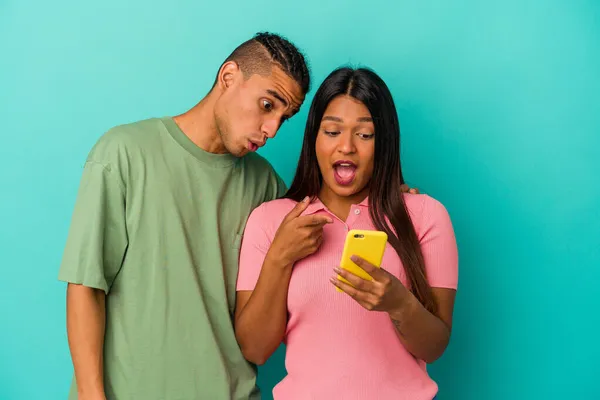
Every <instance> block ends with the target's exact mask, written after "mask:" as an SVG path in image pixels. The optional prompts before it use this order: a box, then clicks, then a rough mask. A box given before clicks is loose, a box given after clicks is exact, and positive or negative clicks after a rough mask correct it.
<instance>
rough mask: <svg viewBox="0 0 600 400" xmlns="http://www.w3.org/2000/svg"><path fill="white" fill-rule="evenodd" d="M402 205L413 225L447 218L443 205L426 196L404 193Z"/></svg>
mask: <svg viewBox="0 0 600 400" xmlns="http://www.w3.org/2000/svg"><path fill="white" fill-rule="evenodd" d="M403 196H404V203H405V204H406V209H407V210H408V212H409V214H410V217H411V219H412V220H413V224H414V225H421V224H425V223H427V222H431V221H432V220H436V219H439V218H442V219H446V218H448V211H447V210H446V207H445V206H444V204H442V202H441V201H439V200H438V199H436V198H434V197H432V196H430V195H428V194H412V193H404V194H403Z"/></svg>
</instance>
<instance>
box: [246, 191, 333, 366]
mask: <svg viewBox="0 0 600 400" xmlns="http://www.w3.org/2000/svg"><path fill="white" fill-rule="evenodd" d="M308 204H309V202H308V199H306V200H305V201H304V202H300V203H298V204H297V205H296V206H295V207H294V209H292V211H291V212H290V213H289V214H288V215H287V216H286V217H285V218H284V220H283V222H282V223H281V225H280V227H279V229H278V230H277V233H276V234H275V238H274V239H273V243H272V244H271V246H270V247H269V250H268V252H267V254H266V256H264V261H263V260H260V261H258V260H256V259H253V260H252V262H262V268H261V270H260V275H259V276H258V281H257V282H256V286H255V287H254V289H253V290H239V291H238V297H237V301H236V312H235V334H236V338H237V340H238V343H239V344H240V348H241V349H242V353H243V354H244V357H245V358H246V359H247V360H248V361H250V362H252V363H254V364H259V365H260V364H263V363H264V362H265V361H266V360H267V359H268V358H269V357H270V356H271V354H273V352H274V351H275V350H276V349H277V347H278V346H279V344H280V343H281V341H282V339H283V336H284V334H285V327H286V324H287V293H288V286H289V282H290V277H291V275H292V266H293V264H294V263H295V262H296V261H297V260H300V259H302V258H304V257H306V256H308V255H310V254H312V253H314V252H315V251H317V249H318V248H319V246H320V244H321V241H322V235H323V226H324V225H325V224H327V223H331V222H332V220H331V218H329V217H326V216H323V215H307V216H301V214H302V212H303V211H304V210H305V209H306V207H307V205H308ZM255 223H261V222H260V221H259V220H258V219H252V221H249V222H248V224H249V227H247V230H248V229H250V230H252V229H253V228H254V227H253V226H250V225H251V224H255ZM244 240H246V239H244ZM249 240H254V239H252V238H249ZM244 249H245V246H242V252H241V254H240V260H243V259H244V257H246V256H248V255H247V254H245V250H244ZM240 272H243V271H240Z"/></svg>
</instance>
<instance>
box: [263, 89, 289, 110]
mask: <svg viewBox="0 0 600 400" xmlns="http://www.w3.org/2000/svg"><path fill="white" fill-rule="evenodd" d="M267 93H269V94H270V95H271V96H273V97H275V98H276V99H277V100H279V101H280V102H282V103H283V106H284V107H287V106H288V102H287V101H286V100H285V99H284V98H283V97H282V96H281V95H280V94H279V93H277V92H276V91H274V90H271V89H269V90H267Z"/></svg>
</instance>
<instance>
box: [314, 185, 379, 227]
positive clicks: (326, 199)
mask: <svg viewBox="0 0 600 400" xmlns="http://www.w3.org/2000/svg"><path fill="white" fill-rule="evenodd" d="M368 195H369V188H368V187H365V188H364V189H363V190H361V191H360V192H358V193H355V194H353V195H351V196H339V195H337V194H336V193H335V192H334V191H333V190H331V189H330V188H329V186H326V185H323V187H321V190H320V192H319V200H321V202H322V203H323V204H324V205H325V207H327V209H328V210H329V211H330V212H331V213H333V215H335V216H336V217H338V218H339V219H340V220H342V221H344V222H346V218H348V214H350V208H351V207H352V205H354V204H359V203H360V202H361V201H363V200H364V199H365V198H366V197H367V196H368Z"/></svg>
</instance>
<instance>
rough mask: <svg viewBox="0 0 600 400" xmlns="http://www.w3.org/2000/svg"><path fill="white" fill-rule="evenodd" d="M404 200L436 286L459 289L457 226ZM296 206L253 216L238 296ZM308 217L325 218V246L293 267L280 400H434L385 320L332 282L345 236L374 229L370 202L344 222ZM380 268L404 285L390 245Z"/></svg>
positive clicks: (321, 209) (420, 198)
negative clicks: (285, 374)
mask: <svg viewBox="0 0 600 400" xmlns="http://www.w3.org/2000/svg"><path fill="white" fill-rule="evenodd" d="M404 196H405V201H406V204H407V208H408V210H409V213H410V216H411V218H412V221H413V224H414V226H415V229H416V232H417V236H418V238H419V241H420V243H421V248H422V252H423V256H424V259H425V266H426V270H427V277H428V280H429V282H430V284H431V286H432V287H441V288H452V289H456V287H457V281H458V255H457V248H456V241H455V237H454V231H453V228H452V223H451V221H450V218H449V216H448V213H447V212H446V209H445V208H444V206H443V205H442V204H441V203H440V202H438V201H437V200H434V199H433V198H431V197H429V196H427V195H422V194H420V195H413V194H406V195H404ZM294 205H295V202H294V201H292V200H289V199H280V200H274V201H271V202H267V203H264V204H262V205H261V206H260V207H258V208H257V209H255V210H254V212H253V213H252V214H251V216H250V218H249V220H248V223H247V226H246V230H245V233H244V238H243V241H242V248H241V254H240V269H239V276H238V282H237V290H238V291H243V290H254V287H255V285H256V282H257V281H258V276H259V274H260V269H261V266H262V263H263V260H264V258H265V255H266V253H267V250H268V249H269V246H270V244H271V241H272V240H273V238H274V236H275V232H276V231H277V228H278V227H279V225H280V224H281V221H282V220H283V218H284V217H285V216H286V214H287V213H289V211H290V210H291V209H292V208H293V207H294ZM304 214H324V215H329V216H331V217H332V218H333V220H334V222H333V224H328V225H326V226H325V228H324V233H323V235H324V237H323V244H322V245H321V247H320V249H319V250H318V251H317V252H316V253H315V254H313V255H311V256H309V257H306V258H305V259H303V260H301V261H298V262H297V263H296V264H295V265H294V268H293V272H292V276H291V280H290V285H289V292H288V300H287V303H288V304H287V306H288V311H289V320H288V324H287V329H286V333H285V340H284V341H285V344H286V357H285V365H286V369H287V373H288V374H287V376H286V377H285V378H284V379H283V380H282V381H281V382H279V383H278V384H277V385H276V386H275V388H274V389H273V396H274V398H275V399H283V400H294V399H302V400H305V399H323V400H330V399H344V400H353V399H357V400H358V399H361V400H364V399H378V400H386V399H394V400H400V399H407V400H408V399H410V400H425V399H432V398H433V397H434V396H435V395H436V393H437V384H436V383H435V382H434V381H433V380H431V379H430V377H429V376H428V374H427V370H426V365H425V363H424V362H423V361H421V360H417V359H415V358H414V357H413V356H412V355H411V354H410V353H409V352H408V351H407V350H406V349H405V348H404V346H403V345H402V343H401V342H400V340H399V339H398V334H397V332H396V329H395V327H394V325H393V323H392V322H391V320H390V318H389V316H388V314H387V313H384V312H377V311H367V310H365V309H364V308H362V307H361V306H360V305H359V304H358V303H356V302H355V301H354V300H353V299H352V298H351V297H350V296H348V295H346V294H345V293H339V292H337V291H336V290H335V287H334V286H333V285H332V284H331V282H329V278H330V277H331V276H332V275H333V274H334V272H333V268H334V267H335V266H337V265H339V260H340V257H341V255H342V250H343V247H344V240H345V238H346V233H347V232H348V230H350V229H372V230H374V229H375V227H374V226H373V223H372V222H371V219H370V218H369V206H368V200H367V199H365V200H364V201H363V202H362V203H360V204H357V205H354V206H352V208H351V210H350V215H348V218H347V219H346V222H343V221H341V220H340V219H338V218H337V217H335V216H334V215H333V214H331V213H330V212H329V211H328V210H327V209H326V207H325V206H324V205H323V204H322V203H321V202H320V201H316V202H314V203H312V204H310V205H309V206H308V208H307V209H306V211H305V212H304ZM382 268H384V269H385V270H387V271H388V272H390V273H392V274H393V275H395V276H396V277H398V278H399V279H400V280H401V281H402V282H403V283H404V284H405V285H406V277H405V273H404V269H403V267H402V263H401V261H400V258H399V257H398V255H397V254H396V252H395V251H394V249H393V247H391V246H390V245H389V243H388V245H387V248H386V250H385V254H384V257H383V262H382Z"/></svg>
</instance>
